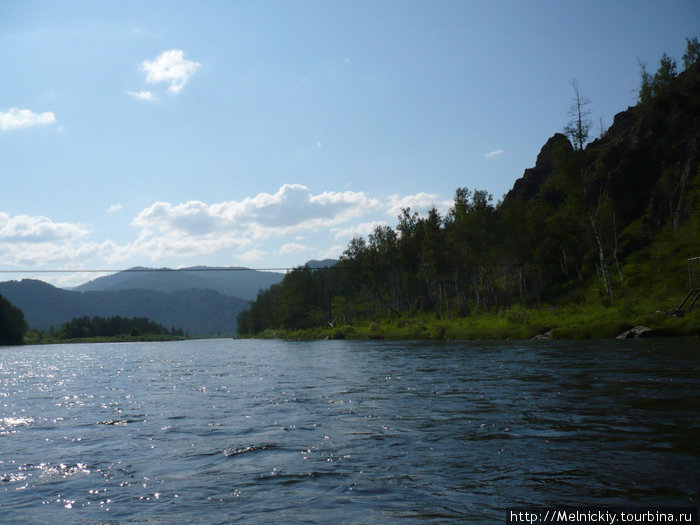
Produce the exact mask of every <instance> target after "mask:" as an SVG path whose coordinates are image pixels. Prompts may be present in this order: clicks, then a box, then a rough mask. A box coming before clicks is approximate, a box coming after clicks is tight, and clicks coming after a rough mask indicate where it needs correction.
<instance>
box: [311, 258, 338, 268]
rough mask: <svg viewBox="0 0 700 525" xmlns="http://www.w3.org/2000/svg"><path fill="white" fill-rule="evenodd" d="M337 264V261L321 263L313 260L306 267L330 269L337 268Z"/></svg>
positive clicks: (328, 260)
mask: <svg viewBox="0 0 700 525" xmlns="http://www.w3.org/2000/svg"><path fill="white" fill-rule="evenodd" d="M336 264H338V260H337V259H323V260H321V261H317V260H316V259H311V260H310V261H309V262H307V263H306V264H305V265H304V266H308V267H309V268H330V267H332V266H335V265H336Z"/></svg>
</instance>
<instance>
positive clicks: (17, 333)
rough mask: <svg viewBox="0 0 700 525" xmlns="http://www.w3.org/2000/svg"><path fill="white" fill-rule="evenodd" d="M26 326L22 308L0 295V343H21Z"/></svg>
mask: <svg viewBox="0 0 700 525" xmlns="http://www.w3.org/2000/svg"><path fill="white" fill-rule="evenodd" d="M27 328H28V327H27V323H26V322H25V320H24V313H23V312H22V310H20V309H19V308H17V307H16V306H14V305H13V304H12V303H10V301H8V300H7V299H5V298H4V297H3V296H2V295H0V345H21V344H22V342H23V337H24V334H25V332H26V331H27Z"/></svg>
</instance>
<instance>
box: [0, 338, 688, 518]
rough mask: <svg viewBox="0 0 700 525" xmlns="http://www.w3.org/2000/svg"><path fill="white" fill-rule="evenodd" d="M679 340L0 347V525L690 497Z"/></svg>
mask: <svg viewBox="0 0 700 525" xmlns="http://www.w3.org/2000/svg"><path fill="white" fill-rule="evenodd" d="M699 364H700V341H699V340H698V339H697V338H696V339H654V340H637V341H583V342H581V341H552V342H543V343H530V342H448V343H430V342H388V341H319V342H283V341H248V340H245V341H237V340H224V339H218V340H201V341H184V342H172V343H127V344H84V345H50V346H33V347H6V348H0V516H1V520H2V523H13V522H16V523H25V524H26V523H48V522H52V523H125V522H126V523H144V522H152V523H231V522H240V523H393V522H402V523H451V522H454V523H462V522H466V523H503V522H504V521H505V515H506V511H505V509H507V508H518V507H533V506H540V505H557V506H586V505H591V506H598V507H600V506H620V505H628V506H629V505H674V506H697V505H698V488H699V487H700V478H699V474H698V473H699V472H700V459H699V444H700V441H699V439H698V436H699V435H700V434H699V433H698V432H699V430H700V422H699V421H700V418H699V417H698V415H699V404H698V393H699V392H700V388H699V387H700V374H699V373H698V368H699Z"/></svg>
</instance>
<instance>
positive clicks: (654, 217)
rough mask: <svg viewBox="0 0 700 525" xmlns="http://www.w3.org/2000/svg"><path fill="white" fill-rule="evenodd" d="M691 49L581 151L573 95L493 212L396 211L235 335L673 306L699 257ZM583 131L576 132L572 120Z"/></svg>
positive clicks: (295, 275)
mask: <svg viewBox="0 0 700 525" xmlns="http://www.w3.org/2000/svg"><path fill="white" fill-rule="evenodd" d="M699 48H700V46H698V41H697V39H693V40H692V41H690V40H689V41H688V52H687V53H686V56H684V64H683V65H684V68H683V69H684V70H683V71H682V72H680V73H677V66H676V63H675V61H673V60H672V59H670V58H669V57H667V56H666V55H664V58H663V59H662V60H661V64H660V66H659V70H658V71H657V72H656V73H655V74H654V75H651V74H649V73H647V71H646V70H645V69H644V68H642V75H641V86H640V91H639V102H638V103H637V104H636V105H635V106H634V107H631V108H628V109H627V110H626V111H623V112H621V113H619V114H618V115H616V117H615V119H614V123H613V124H612V126H611V127H610V128H609V129H608V130H607V131H606V132H605V133H604V134H603V135H602V136H601V137H599V138H597V139H595V140H592V141H591V140H589V139H590V136H589V135H590V133H589V132H590V129H591V123H590V122H589V121H588V120H587V111H586V109H587V108H586V104H587V101H586V100H585V97H583V95H581V94H579V93H578V89H577V86H574V87H575V96H576V102H578V104H577V105H576V106H575V108H577V109H578V114H574V115H573V118H572V122H571V123H570V125H569V126H567V128H566V132H567V134H566V135H565V134H562V133H556V134H554V135H553V136H552V138H550V139H549V140H548V141H547V143H546V144H545V145H544V146H543V148H542V150H541V151H540V153H539V155H538V156H537V161H536V164H535V166H534V167H533V168H530V169H527V170H525V173H524V174H523V176H522V177H521V178H520V179H518V180H517V181H516V182H515V183H514V185H513V188H512V189H511V190H510V191H509V192H508V193H507V195H506V196H505V197H504V199H503V200H502V202H498V203H493V200H492V197H491V196H490V195H488V193H487V192H485V191H480V190H476V191H470V190H469V189H466V188H459V189H457V190H456V192H455V197H454V203H453V206H452V208H451V209H450V210H449V212H448V213H447V214H446V215H445V216H441V215H440V214H439V213H438V212H437V210H435V209H433V210H432V211H430V212H429V214H428V215H427V216H426V217H419V216H418V215H417V214H416V213H413V212H412V211H411V210H408V209H406V210H403V213H402V214H401V215H400V216H399V218H398V225H397V226H396V228H395V229H392V228H390V227H382V228H377V229H376V230H375V231H374V232H373V233H372V234H370V235H369V236H368V238H366V239H365V238H355V239H353V240H352V241H351V242H350V243H349V245H348V247H347V249H346V251H345V252H344V254H343V256H342V257H341V260H340V262H339V263H338V264H337V265H336V266H335V267H334V269H327V270H312V269H310V268H298V269H296V270H295V271H293V272H291V273H289V274H287V275H286V276H285V279H284V280H283V282H282V283H281V284H278V285H274V286H272V287H271V288H270V289H269V290H268V291H267V292H265V293H263V294H261V295H259V296H258V299H257V300H256V301H255V302H254V303H252V305H251V307H250V308H249V309H248V310H246V311H244V312H243V313H242V314H241V315H240V316H239V333H242V334H246V333H247V334H255V333H258V332H260V331H262V330H265V329H279V328H282V329H290V330H292V329H304V328H312V327H319V326H323V327H327V326H340V325H350V324H353V323H361V322H367V321H368V320H377V321H382V320H385V319H395V318H400V317H401V316H404V315H412V314H416V313H420V312H424V313H425V312H428V313H434V314H435V315H436V316H437V317H440V318H450V317H462V316H467V315H472V314H475V313H482V312H494V311H499V310H503V309H508V308H512V307H514V305H518V306H519V307H520V306H526V307H527V306H538V305H540V306H541V305H551V307H552V308H554V307H558V306H562V305H567V304H575V303H581V304H583V303H587V304H598V305H601V307H606V308H607V307H610V308H622V307H624V308H626V309H627V310H626V311H628V312H629V314H630V315H632V314H639V313H640V312H642V311H643V310H644V311H645V310H650V311H652V312H653V311H654V310H656V309H659V308H664V307H672V305H674V304H677V303H678V302H679V301H680V300H681V299H682V298H683V294H684V293H686V292H687V289H688V270H687V266H686V265H687V262H686V260H687V258H688V257H693V256H698V255H700V209H699V208H700V173H699V171H698V158H699V156H700V150H699V148H700V63H699V62H698V56H699V55H700V49H699ZM579 117H580V118H579Z"/></svg>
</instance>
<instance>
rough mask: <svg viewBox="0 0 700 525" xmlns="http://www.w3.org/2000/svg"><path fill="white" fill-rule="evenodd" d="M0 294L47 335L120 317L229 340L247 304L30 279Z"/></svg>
mask: <svg viewBox="0 0 700 525" xmlns="http://www.w3.org/2000/svg"><path fill="white" fill-rule="evenodd" d="M121 273H126V272H121ZM117 275H120V274H117ZM0 295H2V296H4V297H6V298H7V299H8V300H9V301H10V302H11V303H12V304H14V305H15V306H17V307H18V308H20V309H21V310H22V312H24V317H25V319H26V321H27V323H28V324H29V327H30V328H38V329H40V330H46V331H48V330H49V329H50V327H51V326H53V327H54V328H55V329H58V328H59V327H60V326H61V325H62V324H63V323H65V322H67V321H70V320H71V319H72V318H74V317H82V316H85V315H87V316H90V317H94V316H98V317H112V316H116V315H119V316H122V317H148V318H149V319H150V320H151V321H155V322H157V323H160V324H162V325H164V326H166V327H167V328H172V327H174V328H182V329H183V330H184V331H185V332H186V333H188V334H190V335H217V334H219V333H221V334H229V335H233V334H235V333H236V317H237V315H238V313H239V312H240V311H241V310H242V309H244V308H245V307H246V306H247V305H248V301H247V300H245V299H241V298H238V297H230V296H226V295H223V294H221V293H219V292H217V291H214V290H202V289H189V290H174V291H170V292H163V291H153V290H144V289H140V290H139V289H130V290H109V291H89V292H84V293H81V292H78V291H68V290H63V289H61V288H56V287H54V286H51V285H50V284H47V283H45V282H43V281H38V280H33V279H24V280H22V281H9V282H0Z"/></svg>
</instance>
